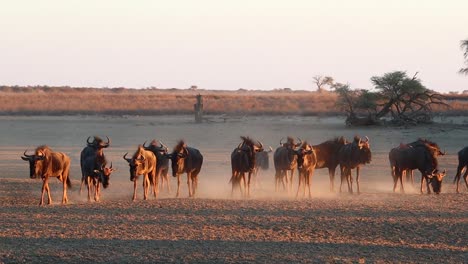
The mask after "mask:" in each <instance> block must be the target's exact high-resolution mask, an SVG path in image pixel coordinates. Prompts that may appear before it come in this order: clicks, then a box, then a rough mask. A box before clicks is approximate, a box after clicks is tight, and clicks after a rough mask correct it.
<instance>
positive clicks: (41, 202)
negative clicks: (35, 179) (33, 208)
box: [39, 178, 47, 205]
mask: <svg viewBox="0 0 468 264" xmlns="http://www.w3.org/2000/svg"><path fill="white" fill-rule="evenodd" d="M46 186H47V178H45V179H43V180H42V188H41V201H39V205H44V193H45V191H46Z"/></svg>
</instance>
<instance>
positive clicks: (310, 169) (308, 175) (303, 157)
mask: <svg viewBox="0 0 468 264" xmlns="http://www.w3.org/2000/svg"><path fill="white" fill-rule="evenodd" d="M297 153H298V154H297V168H298V171H299V185H298V186H297V193H296V198H297V197H298V195H299V190H300V189H301V185H302V187H303V191H304V192H303V194H302V197H304V196H305V191H306V186H307V188H308V190H309V198H311V197H312V194H311V192H310V184H311V182H312V176H313V175H314V170H315V165H316V164H317V157H316V155H315V151H314V149H313V147H312V146H311V145H309V144H308V143H307V141H305V142H304V143H302V145H301V146H300V147H299V149H298V150H297Z"/></svg>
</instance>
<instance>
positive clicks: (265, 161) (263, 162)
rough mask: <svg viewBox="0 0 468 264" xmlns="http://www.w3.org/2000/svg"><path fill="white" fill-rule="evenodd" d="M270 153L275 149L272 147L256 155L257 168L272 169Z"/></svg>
mask: <svg viewBox="0 0 468 264" xmlns="http://www.w3.org/2000/svg"><path fill="white" fill-rule="evenodd" d="M270 152H273V148H272V147H271V146H270V147H269V148H268V150H263V151H260V152H257V153H255V159H256V166H258V167H259V168H261V169H262V170H268V168H269V167H270V161H269V157H268V156H269V154H270Z"/></svg>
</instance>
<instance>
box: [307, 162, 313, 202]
mask: <svg viewBox="0 0 468 264" xmlns="http://www.w3.org/2000/svg"><path fill="white" fill-rule="evenodd" d="M313 176H314V169H311V170H310V171H309V172H308V173H307V188H308V189H309V199H310V198H312V192H311V191H310V186H311V185H312V177H313Z"/></svg>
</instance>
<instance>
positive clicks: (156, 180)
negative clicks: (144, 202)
mask: <svg viewBox="0 0 468 264" xmlns="http://www.w3.org/2000/svg"><path fill="white" fill-rule="evenodd" d="M159 173H160V172H159ZM159 173H158V172H156V169H153V170H152V171H151V172H150V177H152V179H154V181H153V188H154V190H153V191H154V198H158V194H159ZM148 189H149V188H148Z"/></svg>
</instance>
